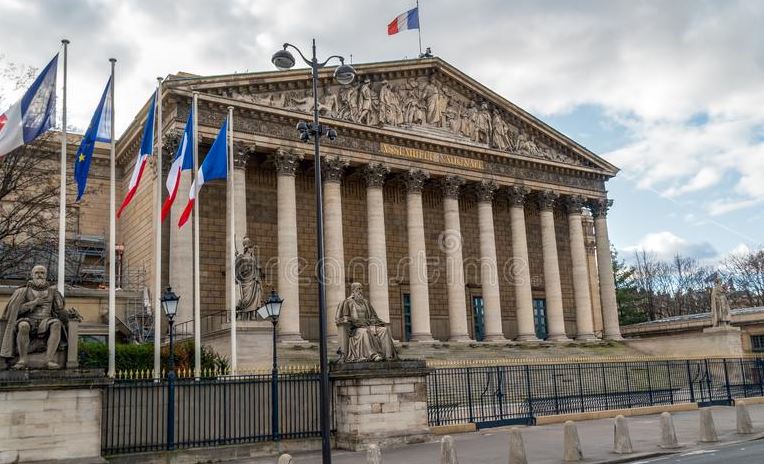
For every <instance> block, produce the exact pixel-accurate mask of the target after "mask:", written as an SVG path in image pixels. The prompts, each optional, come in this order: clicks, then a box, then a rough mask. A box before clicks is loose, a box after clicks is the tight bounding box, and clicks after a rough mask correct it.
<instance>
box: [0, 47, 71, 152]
mask: <svg viewBox="0 0 764 464" xmlns="http://www.w3.org/2000/svg"><path fill="white" fill-rule="evenodd" d="M57 71H58V54H56V56H54V57H53V59H52V60H50V63H48V65H47V66H45V69H43V70H42V72H41V73H40V75H39V76H37V79H35V80H34V82H33V83H32V86H31V87H29V89H27V91H26V92H24V95H23V96H22V97H21V100H19V101H17V102H16V103H14V104H13V105H11V106H10V108H8V109H7V110H6V111H5V113H3V114H0V160H1V159H3V156H5V155H7V154H8V153H10V152H11V151H13V150H15V149H16V148H18V147H20V146H22V145H25V144H27V143H31V142H32V141H33V140H34V139H36V138H37V137H39V136H40V135H42V134H43V133H44V132H45V131H47V130H48V129H50V128H51V127H53V123H54V119H55V117H56V73H57Z"/></svg>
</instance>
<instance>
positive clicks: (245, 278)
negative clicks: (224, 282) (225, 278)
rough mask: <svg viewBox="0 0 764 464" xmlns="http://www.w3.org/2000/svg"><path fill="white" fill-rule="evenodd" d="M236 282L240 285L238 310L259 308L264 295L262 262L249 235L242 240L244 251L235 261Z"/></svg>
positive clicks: (241, 312)
mask: <svg viewBox="0 0 764 464" xmlns="http://www.w3.org/2000/svg"><path fill="white" fill-rule="evenodd" d="M234 271H235V274H236V283H237V284H238V285H239V301H238V302H237V303H236V312H237V313H238V314H239V315H241V314H244V313H246V312H249V311H252V310H255V309H257V307H258V306H259V305H260V300H261V299H262V295H263V287H262V276H263V271H262V269H260V263H259V261H258V259H257V255H256V254H255V248H254V246H252V242H251V241H250V239H249V237H244V239H243V240H242V251H241V253H237V255H236V261H235V263H234Z"/></svg>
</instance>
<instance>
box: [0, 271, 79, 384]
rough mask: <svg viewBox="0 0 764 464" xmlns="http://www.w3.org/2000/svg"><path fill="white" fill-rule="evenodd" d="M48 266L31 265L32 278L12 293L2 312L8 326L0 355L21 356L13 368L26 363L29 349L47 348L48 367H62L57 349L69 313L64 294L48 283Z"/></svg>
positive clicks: (21, 367) (5, 356)
mask: <svg viewBox="0 0 764 464" xmlns="http://www.w3.org/2000/svg"><path fill="white" fill-rule="evenodd" d="M47 276H48V271H47V269H46V268H45V266H39V265H38V266H35V267H34V268H32V278H31V280H29V282H27V284H26V285H24V286H23V287H19V288H17V289H16V291H14V292H13V295H11V298H10V300H8V305H7V306H6V307H5V312H4V313H3V317H2V319H3V321H4V322H5V324H4V325H5V330H4V331H3V333H2V344H0V357H2V358H7V359H8V358H14V357H15V356H16V351H17V352H18V360H17V361H16V364H14V365H13V369H24V368H26V367H27V363H28V360H27V355H28V354H29V352H30V351H32V352H34V351H37V350H38V349H39V351H45V355H46V356H45V360H46V365H47V367H48V369H59V368H60V367H61V366H60V365H59V364H58V363H57V362H56V351H57V350H58V348H59V346H60V344H61V341H62V333H64V328H65V327H64V326H65V322H66V321H68V320H69V319H70V316H72V315H70V314H69V313H68V312H67V311H65V310H64V297H63V295H61V293H59V291H58V290H57V289H56V287H51V286H50V285H48V281H47ZM64 335H65V334H64Z"/></svg>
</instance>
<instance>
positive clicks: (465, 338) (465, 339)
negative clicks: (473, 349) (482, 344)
mask: <svg viewBox="0 0 764 464" xmlns="http://www.w3.org/2000/svg"><path fill="white" fill-rule="evenodd" d="M474 341H475V340H473V339H471V338H470V336H469V335H452V336H451V337H449V339H448V342H449V343H470V342H474Z"/></svg>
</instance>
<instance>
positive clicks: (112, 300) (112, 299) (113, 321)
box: [109, 58, 117, 378]
mask: <svg viewBox="0 0 764 464" xmlns="http://www.w3.org/2000/svg"><path fill="white" fill-rule="evenodd" d="M109 62H111V89H110V90H111V92H110V93H111V95H110V98H111V136H110V138H111V153H110V156H109V377H112V378H113V377H115V376H116V374H117V368H116V343H117V337H116V329H117V305H116V288H115V284H116V278H115V277H116V276H115V268H116V263H115V262H114V261H115V259H116V257H115V245H116V244H115V243H114V242H116V240H117V228H116V224H115V221H116V217H117V211H116V207H115V202H116V185H115V181H114V179H115V177H116V175H115V174H116V160H115V158H116V145H117V142H116V140H115V137H114V132H115V131H114V114H115V109H116V108H115V107H114V65H115V64H116V63H117V59H116V58H109Z"/></svg>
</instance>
